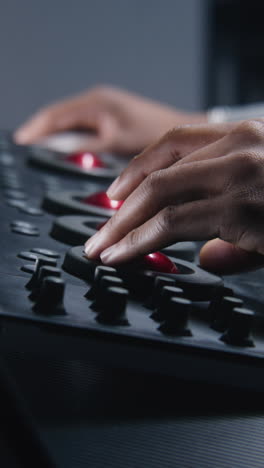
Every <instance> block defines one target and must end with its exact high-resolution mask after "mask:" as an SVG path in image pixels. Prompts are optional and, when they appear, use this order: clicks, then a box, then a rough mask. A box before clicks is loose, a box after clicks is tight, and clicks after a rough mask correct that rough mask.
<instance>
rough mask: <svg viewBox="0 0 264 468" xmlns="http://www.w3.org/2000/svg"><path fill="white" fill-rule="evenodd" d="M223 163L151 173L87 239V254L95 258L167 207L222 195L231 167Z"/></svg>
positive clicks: (209, 162) (201, 163)
mask: <svg viewBox="0 0 264 468" xmlns="http://www.w3.org/2000/svg"><path fill="white" fill-rule="evenodd" d="M214 161H215V160H214ZM222 161H223V159H222V160H221V161H220V160H216V161H215V162H214V163H212V161H205V162H204V161H201V162H199V163H197V162H196V163H194V164H192V165H191V164H190V165H188V164H186V165H184V166H180V167H177V166H173V167H171V168H169V169H163V170H162V171H159V172H154V173H153V174H151V176H149V177H148V178H147V179H146V180H145V181H144V182H142V184H140V186H139V187H138V188H137V189H136V190H134V192H132V194H131V195H130V196H129V197H128V198H127V199H126V200H125V202H124V203H123V205H122V206H121V208H120V209H119V210H118V212H117V213H116V214H115V215H114V216H113V217H112V218H111V219H110V220H109V221H108V223H107V224H106V225H105V226H104V227H103V228H102V229H101V230H100V231H99V232H98V233H97V234H95V236H93V237H92V238H90V239H89V240H88V242H87V243H86V246H85V251H86V254H87V255H88V256H89V257H90V258H96V257H97V256H98V255H99V254H100V253H101V252H102V250H104V249H106V248H107V247H108V246H110V245H111V244H114V243H116V242H118V241H119V240H120V239H121V238H122V237H124V236H125V235H126V234H128V233H129V232H130V231H132V230H133V229H135V228H137V227H138V226H140V225H141V224H143V223H145V222H146V221H147V220H148V219H149V218H152V217H153V216H155V215H156V214H157V213H158V212H159V211H161V210H162V209H163V208H165V207H166V206H170V205H179V204H183V203H186V202H190V201H198V200H199V199H206V198H209V197H210V198H213V197H214V196H216V195H219V194H220V193H222V191H223V186H224V185H225V179H226V177H227V174H228V173H229V171H228V169H229V166H227V167H226V164H223V162H222ZM220 163H221V164H220ZM228 177H229V175H228Z"/></svg>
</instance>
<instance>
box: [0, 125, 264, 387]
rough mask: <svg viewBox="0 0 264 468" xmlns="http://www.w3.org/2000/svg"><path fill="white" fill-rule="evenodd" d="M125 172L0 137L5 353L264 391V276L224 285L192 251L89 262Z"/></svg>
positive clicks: (179, 248) (175, 248)
mask: <svg viewBox="0 0 264 468" xmlns="http://www.w3.org/2000/svg"><path fill="white" fill-rule="evenodd" d="M123 164H124V163H123V162H122V161H121V159H117V158H115V157H114V156H112V155H107V154H102V155H100V156H98V155H94V154H91V153H72V154H64V153H60V152H58V151H51V150H48V149H43V148H39V147H33V146H32V147H29V146H28V147H22V146H18V145H16V144H15V143H14V142H13V141H12V138H11V136H10V135H9V134H8V133H7V132H2V133H1V134H0V190H1V201H0V203H1V216H2V223H1V230H2V232H1V244H0V249H1V265H0V278H1V280H0V324H1V335H0V347H1V348H2V349H10V347H11V346H13V345H14V343H19V346H20V349H23V350H34V353H40V355H43V354H45V353H46V354H49V355H53V354H54V355H55V356H58V355H61V356H65V357H67V358H69V357H70V358H79V357H84V356H87V355H89V354H90V353H92V355H93V356H96V359H98V362H103V363H104V364H107V365H109V364H110V365H111V366H113V367H116V368H123V369H134V370H136V371H144V372H150V373H155V374H159V375H160V374H168V375H172V376H175V377H177V378H178V379H184V380H191V381H201V382H207V383H217V384H221V385H224V386H230V387H241V388H244V389H246V388H248V389H251V390H264V376H263V364H264V330H263V329H264V292H263V278H264V273H263V271H262V270H258V271H256V272H251V273H243V274H240V275H234V276H230V277H225V278H220V277H218V276H216V275H213V274H211V273H209V272H207V271H204V270H202V269H201V268H200V267H199V265H198V260H197V258H198V257H197V252H198V249H199V245H198V244H197V243H195V242H182V243H178V244H174V245H171V246H169V247H167V248H166V249H164V250H163V251H162V252H154V253H152V254H150V255H148V256H145V257H144V258H143V259H142V261H140V262H138V263H137V264H133V265H125V266H124V265H122V267H119V266H116V267H115V268H114V267H107V266H104V265H102V264H100V262H99V261H90V260H88V259H87V258H86V257H85V256H84V252H83V245H84V243H85V241H86V240H87V239H88V238H89V237H90V236H92V235H93V234H94V233H95V232H96V231H97V230H98V229H100V228H101V226H102V225H103V224H104V223H105V222H106V221H107V219H109V217H110V216H112V215H113V213H115V211H116V210H117V209H118V208H119V207H120V205H121V202H116V201H113V200H110V199H108V197H107V196H106V193H105V191H106V188H107V187H108V186H109V185H110V183H111V181H112V180H113V179H114V178H115V177H116V176H117V175H118V173H119V172H120V171H121V169H122V165H123Z"/></svg>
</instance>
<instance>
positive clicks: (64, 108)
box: [14, 98, 96, 144]
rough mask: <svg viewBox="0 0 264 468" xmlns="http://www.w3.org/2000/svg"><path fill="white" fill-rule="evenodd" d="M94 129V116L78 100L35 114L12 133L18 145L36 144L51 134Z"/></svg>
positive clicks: (70, 100) (53, 106)
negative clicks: (78, 129) (88, 128)
mask: <svg viewBox="0 0 264 468" xmlns="http://www.w3.org/2000/svg"><path fill="white" fill-rule="evenodd" d="M82 125H84V126H86V127H88V125H89V126H90V127H91V128H96V119H95V116H94V115H92V114H90V115H89V113H88V112H87V108H86V109H84V108H83V106H82V102H81V101H80V98H75V99H69V100H66V101H63V102H61V103H58V104H54V105H52V106H49V107H47V108H46V109H43V110H41V111H39V112H37V113H36V114H35V115H34V116H33V117H32V118H31V119H29V120H28V121H27V122H26V123H25V124H24V125H22V126H21V127H20V128H18V129H17V131H16V132H15V133H14V139H15V141H16V142H17V143H19V144H29V143H36V142H37V141H39V140H40V139H42V138H43V137H45V136H48V135H51V134H52V133H56V132H60V131H64V130H69V129H72V128H77V127H81V126H82Z"/></svg>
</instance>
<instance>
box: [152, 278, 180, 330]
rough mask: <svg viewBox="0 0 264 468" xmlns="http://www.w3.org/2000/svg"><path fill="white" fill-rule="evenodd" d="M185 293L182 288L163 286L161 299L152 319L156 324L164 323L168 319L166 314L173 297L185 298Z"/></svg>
mask: <svg viewBox="0 0 264 468" xmlns="http://www.w3.org/2000/svg"><path fill="white" fill-rule="evenodd" d="M183 295H184V292H183V289H182V288H177V287H175V286H163V288H162V291H161V295H160V298H159V300H158V305H157V309H156V310H155V312H153V314H151V316H150V317H151V318H152V319H153V320H155V321H156V322H162V321H164V320H165V319H166V312H167V307H168V302H169V300H170V298H171V297H183Z"/></svg>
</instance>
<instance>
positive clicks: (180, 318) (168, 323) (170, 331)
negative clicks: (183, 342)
mask: <svg viewBox="0 0 264 468" xmlns="http://www.w3.org/2000/svg"><path fill="white" fill-rule="evenodd" d="M191 308H192V303H191V301H189V300H188V299H185V298H183V297H171V298H170V299H169V301H168V305H167V310H166V320H165V321H164V322H163V323H162V324H161V325H160V326H159V328H158V329H159V330H160V331H161V332H162V333H164V334H165V335H172V336H191V335H192V334H191V331H190V330H189V328H188V318H189V314H190V312H191Z"/></svg>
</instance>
